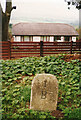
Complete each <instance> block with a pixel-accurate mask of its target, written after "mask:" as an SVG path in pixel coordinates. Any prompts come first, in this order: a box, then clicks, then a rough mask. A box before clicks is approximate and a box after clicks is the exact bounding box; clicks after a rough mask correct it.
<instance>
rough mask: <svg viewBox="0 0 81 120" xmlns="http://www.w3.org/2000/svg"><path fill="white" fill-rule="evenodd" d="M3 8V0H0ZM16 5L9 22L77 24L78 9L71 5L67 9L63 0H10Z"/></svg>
mask: <svg viewBox="0 0 81 120" xmlns="http://www.w3.org/2000/svg"><path fill="white" fill-rule="evenodd" d="M0 1H1V3H2V5H3V8H4V6H5V4H4V3H5V0H0ZM12 1H13V5H15V6H16V7H17V9H16V10H13V11H12V14H11V21H10V23H13V24H15V23H18V22H57V23H58V22H59V23H70V24H72V25H73V24H78V21H79V11H78V10H77V9H76V8H75V7H74V6H73V7H71V9H70V10H69V9H68V6H67V3H66V2H64V0H12Z"/></svg>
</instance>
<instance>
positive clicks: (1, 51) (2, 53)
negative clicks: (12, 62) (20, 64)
mask: <svg viewBox="0 0 81 120" xmlns="http://www.w3.org/2000/svg"><path fill="white" fill-rule="evenodd" d="M60 53H69V54H72V53H73V54H74V53H81V41H77V42H72V41H71V42H43V41H41V42H9V41H7V42H0V59H11V58H15V59H16V58H22V57H30V56H37V57H38V56H42V57H43V56H46V55H53V54H60Z"/></svg>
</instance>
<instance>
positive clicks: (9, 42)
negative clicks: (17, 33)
mask: <svg viewBox="0 0 81 120" xmlns="http://www.w3.org/2000/svg"><path fill="white" fill-rule="evenodd" d="M8 45H9V49H8V53H9V55H8V58H9V59H11V41H8Z"/></svg>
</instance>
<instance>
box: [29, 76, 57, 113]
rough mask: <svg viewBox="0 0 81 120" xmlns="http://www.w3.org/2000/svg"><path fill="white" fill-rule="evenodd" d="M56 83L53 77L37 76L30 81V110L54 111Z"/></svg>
mask: <svg viewBox="0 0 81 120" xmlns="http://www.w3.org/2000/svg"><path fill="white" fill-rule="evenodd" d="M57 98H58V83H57V79H56V77H55V76H54V75H51V74H38V75H36V77H35V78H34V79H33V81H32V87H31V100H30V109H33V110H43V111H46V110H48V111H52V110H56V107H57Z"/></svg>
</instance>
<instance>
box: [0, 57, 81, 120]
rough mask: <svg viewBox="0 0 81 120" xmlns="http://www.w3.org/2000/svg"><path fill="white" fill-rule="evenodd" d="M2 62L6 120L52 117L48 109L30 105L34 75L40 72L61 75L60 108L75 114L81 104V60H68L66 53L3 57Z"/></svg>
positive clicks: (58, 106)
mask: <svg viewBox="0 0 81 120" xmlns="http://www.w3.org/2000/svg"><path fill="white" fill-rule="evenodd" d="M0 63H1V64H0V71H1V75H0V77H1V78H2V79H1V80H2V95H3V97H2V101H3V102H2V108H3V109H2V111H3V112H2V113H3V120H4V119H6V120H7V119H12V118H13V119H25V118H29V119H30V118H32V119H36V120H37V119H40V118H43V119H44V120H45V119H47V118H48V117H49V119H52V118H51V117H52V116H50V113H48V112H43V113H42V112H37V111H32V110H30V109H28V106H29V104H28V103H29V101H30V93H31V82H32V80H33V78H34V76H35V75H36V74H39V73H49V74H53V75H55V76H56V77H57V79H58V84H59V92H58V93H59V95H58V105H57V109H58V110H61V111H62V112H64V113H65V116H68V114H69V115H70V116H74V115H73V114H75V110H78V109H79V108H80V104H81V89H80V88H81V81H80V79H81V67H80V66H81V61H80V60H71V61H70V62H65V61H64V60H63V55H58V56H45V57H39V58H37V57H27V58H22V59H18V60H6V61H5V60H1V61H0ZM80 110H81V109H80ZM72 111H74V112H72ZM70 113H71V114H70ZM77 114H78V113H77ZM76 116H77V115H76Z"/></svg>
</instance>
